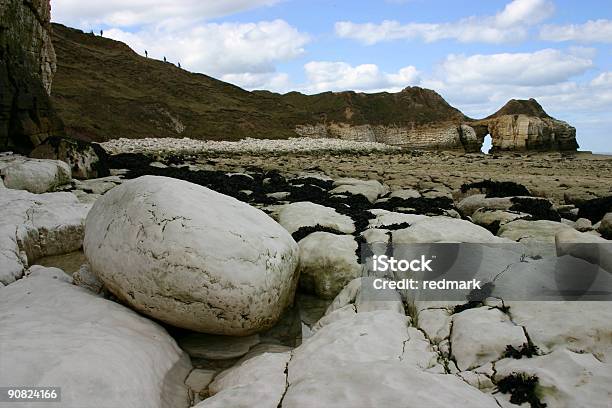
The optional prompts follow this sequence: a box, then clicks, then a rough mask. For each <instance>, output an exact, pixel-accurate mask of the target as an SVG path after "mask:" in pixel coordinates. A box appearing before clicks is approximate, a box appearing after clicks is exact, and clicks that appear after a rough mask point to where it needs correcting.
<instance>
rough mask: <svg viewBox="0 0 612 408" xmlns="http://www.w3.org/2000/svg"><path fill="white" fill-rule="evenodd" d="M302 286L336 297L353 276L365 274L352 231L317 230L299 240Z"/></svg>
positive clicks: (325, 295)
mask: <svg viewBox="0 0 612 408" xmlns="http://www.w3.org/2000/svg"><path fill="white" fill-rule="evenodd" d="M298 245H299V247H300V263H299V268H298V269H299V271H300V287H301V288H302V289H304V290H305V291H307V292H310V293H314V294H316V295H317V296H319V297H321V298H324V299H333V298H334V297H335V296H336V295H337V294H338V293H339V292H340V291H341V290H342V288H343V287H344V286H345V285H346V284H347V283H349V282H350V281H351V280H353V279H355V278H357V277H358V276H360V275H361V265H359V262H358V259H357V255H356V250H357V241H355V239H354V238H353V236H351V235H336V234H331V233H329V232H313V233H312V234H310V235H308V236H307V237H306V238H304V239H302V240H300V242H299V243H298Z"/></svg>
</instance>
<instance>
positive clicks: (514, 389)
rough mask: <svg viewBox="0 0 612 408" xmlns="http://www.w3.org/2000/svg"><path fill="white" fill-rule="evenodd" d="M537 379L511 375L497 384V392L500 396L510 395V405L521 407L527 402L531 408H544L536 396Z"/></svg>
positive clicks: (524, 375)
mask: <svg viewBox="0 0 612 408" xmlns="http://www.w3.org/2000/svg"><path fill="white" fill-rule="evenodd" d="M537 385H538V377H537V376H535V375H533V376H528V375H526V374H523V373H521V374H516V373H512V374H510V375H509V376H508V377H504V378H502V379H501V380H499V381H498V382H497V390H498V391H499V392H501V393H502V394H510V402H511V403H512V404H516V405H521V404H523V403H525V402H528V403H529V405H531V408H546V404H545V403H543V402H541V401H540V399H539V398H538V397H537V395H536V387H537Z"/></svg>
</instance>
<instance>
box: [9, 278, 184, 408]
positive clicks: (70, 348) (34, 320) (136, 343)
mask: <svg viewBox="0 0 612 408" xmlns="http://www.w3.org/2000/svg"><path fill="white" fill-rule="evenodd" d="M33 269H34V268H33ZM60 272H61V271H60ZM66 278H68V277H67V276H66ZM0 321H2V324H1V325H0V356H2V357H1V358H0V384H3V385H7V386H8V385H19V386H28V387H43V386H45V387H48V386H57V387H61V404H59V405H58V406H62V407H79V408H98V407H125V408H181V407H185V408H186V407H188V406H189V401H188V394H187V389H186V387H185V385H184V384H183V381H184V380H185V378H186V377H187V374H188V373H189V371H190V369H191V364H190V362H189V358H188V357H187V356H186V355H185V353H183V352H182V351H181V349H180V348H179V347H178V346H177V344H176V342H175V341H174V340H173V339H172V337H170V336H169V335H168V333H167V332H166V331H165V330H164V329H163V328H162V327H161V326H159V325H158V324H156V323H154V322H152V321H151V320H148V319H146V318H144V317H142V316H140V315H138V314H137V313H135V312H134V311H132V310H130V309H127V308H125V307H123V306H121V305H119V304H117V303H114V302H111V301H108V300H105V299H103V298H101V297H98V296H96V295H94V294H92V293H91V292H89V291H87V290H85V289H82V288H79V287H77V286H74V285H71V284H69V283H66V282H65V281H64V279H60V278H59V277H58V276H57V274H56V271H55V270H54V269H53V268H49V269H47V268H38V270H35V271H33V273H32V274H31V275H30V276H28V277H25V278H23V279H21V280H19V281H18V282H15V283H12V284H10V285H8V286H6V287H1V286H0ZM17 405H19V406H23V407H34V408H36V407H38V406H41V403H40V402H33V403H31V404H29V403H19V404H17ZM42 405H45V404H42ZM0 406H5V405H3V404H2V403H0ZM6 406H8V405H6Z"/></svg>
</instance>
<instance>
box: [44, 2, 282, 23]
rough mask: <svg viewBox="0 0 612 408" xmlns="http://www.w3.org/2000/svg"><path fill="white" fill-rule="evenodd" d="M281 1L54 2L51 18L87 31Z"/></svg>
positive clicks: (217, 14) (203, 16)
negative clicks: (92, 27)
mask: <svg viewBox="0 0 612 408" xmlns="http://www.w3.org/2000/svg"><path fill="white" fill-rule="evenodd" d="M279 1H280V0H222V1H221V0H104V1H83V0H53V1H52V19H53V21H57V22H61V23H64V24H68V25H73V26H78V27H81V28H90V26H92V25H98V24H107V25H109V26H115V27H127V26H138V25H142V24H152V23H160V22H170V21H172V20H183V21H193V20H206V19H211V18H215V17H221V16H225V15H229V14H233V13H237V12H240V11H245V10H248V9H252V8H255V7H261V6H269V5H272V4H275V3H278V2H279Z"/></svg>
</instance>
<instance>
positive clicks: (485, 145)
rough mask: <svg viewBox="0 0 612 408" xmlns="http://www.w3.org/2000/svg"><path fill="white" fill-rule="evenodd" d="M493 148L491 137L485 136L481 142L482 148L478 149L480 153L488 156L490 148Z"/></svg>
mask: <svg viewBox="0 0 612 408" xmlns="http://www.w3.org/2000/svg"><path fill="white" fill-rule="evenodd" d="M492 147H493V138H492V137H491V135H488V134H487V135H485V137H484V140H483V141H482V146H481V147H480V151H481V152H483V153H484V154H489V152H490V151H491V148H492Z"/></svg>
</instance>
